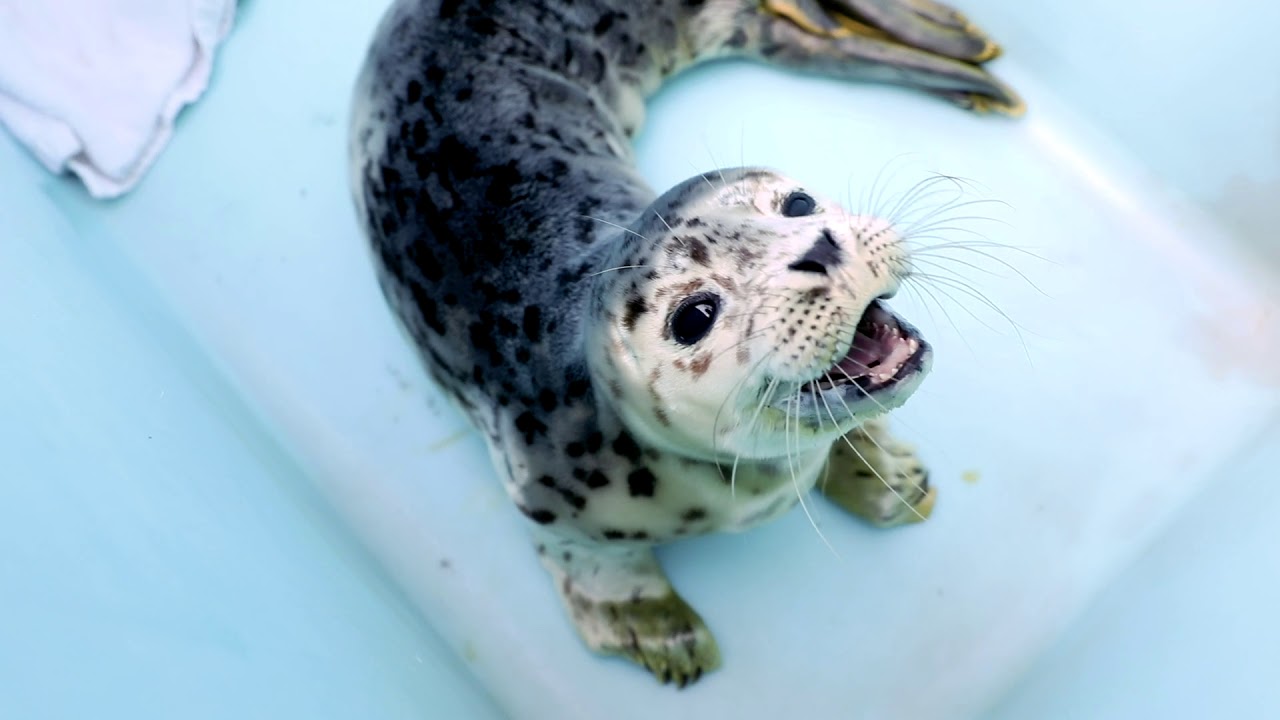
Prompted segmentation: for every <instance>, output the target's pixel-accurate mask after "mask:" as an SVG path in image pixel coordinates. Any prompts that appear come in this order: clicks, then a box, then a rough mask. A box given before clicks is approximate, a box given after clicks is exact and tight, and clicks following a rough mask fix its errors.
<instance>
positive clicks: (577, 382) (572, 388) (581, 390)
mask: <svg viewBox="0 0 1280 720" xmlns="http://www.w3.org/2000/svg"><path fill="white" fill-rule="evenodd" d="M590 390H591V381H590V380H587V379H586V378H575V379H573V380H570V381H569V386H568V387H567V388H565V399H566V400H577V399H578V398H581V397H584V396H586V394H587V392H588V391H590Z"/></svg>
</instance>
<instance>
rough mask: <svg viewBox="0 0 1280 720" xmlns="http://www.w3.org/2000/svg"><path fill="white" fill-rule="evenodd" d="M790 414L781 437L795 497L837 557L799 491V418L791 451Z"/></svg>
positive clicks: (819, 536)
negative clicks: (785, 442) (797, 458)
mask: <svg viewBox="0 0 1280 720" xmlns="http://www.w3.org/2000/svg"><path fill="white" fill-rule="evenodd" d="M791 415H792V413H789V412H788V413H785V414H784V417H785V418H786V420H785V422H786V425H787V427H786V428H784V430H783V437H785V438H786V441H787V468H788V469H789V470H790V471H791V486H792V487H793V488H795V491H796V499H797V500H799V501H800V509H801V510H803V511H804V516H805V517H806V518H808V519H809V525H810V526H811V527H812V528H813V531H814V532H816V533H817V534H818V538H819V539H820V540H822V544H823V545H826V546H827V549H828V550H830V551H831V554H833V555H835V556H836V557H837V558H839V557H840V553H838V552H836V549H835V546H833V545H832V544H831V542H830V541H829V540H827V536H826V534H825V533H823V532H822V528H820V527H818V522H817V521H816V520H814V519H813V513H811V512H809V504H808V503H806V502H805V501H804V493H803V492H801V491H800V479H799V477H798V476H797V474H796V457H797V456H798V455H799V454H800V419H799V418H796V422H795V426H796V448H795V450H794V452H793V451H792V450H791V431H790V425H791Z"/></svg>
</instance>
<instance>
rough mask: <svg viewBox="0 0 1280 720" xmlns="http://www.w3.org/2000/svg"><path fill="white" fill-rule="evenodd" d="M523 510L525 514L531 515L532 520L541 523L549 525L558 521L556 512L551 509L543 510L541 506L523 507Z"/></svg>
mask: <svg viewBox="0 0 1280 720" xmlns="http://www.w3.org/2000/svg"><path fill="white" fill-rule="evenodd" d="M521 510H522V511H523V512H524V514H525V515H528V516H529V519H530V520H532V521H534V522H536V523H538V524H539V525H549V524H551V523H553V522H555V521H556V514H555V513H553V512H551V511H550V510H543V509H541V508H539V509H537V510H528V509H525V508H521Z"/></svg>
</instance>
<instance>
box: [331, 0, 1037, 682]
mask: <svg viewBox="0 0 1280 720" xmlns="http://www.w3.org/2000/svg"><path fill="white" fill-rule="evenodd" d="M996 54H997V48H996V46H995V45H994V44H993V43H992V42H991V41H990V40H989V39H988V38H987V37H986V36H985V35H984V34H982V33H981V32H980V31H978V30H977V29H975V28H974V27H973V26H972V25H971V24H970V23H969V22H968V21H967V20H966V19H965V18H964V17H962V16H961V15H959V14H958V13H956V12H955V11H953V10H950V9H949V8H946V7H944V6H942V5H939V4H937V3H935V2H932V0H654V1H652V2H644V3H633V2H623V0H541V1H539V2H531V1H528V0H397V1H396V2H395V3H394V4H393V5H392V6H391V8H390V9H389V11H388V12H387V14H386V16H385V17H384V19H383V21H382V23H381V24H380V26H379V28H378V30H377V32H376V35H375V38H374V40H373V43H372V48H371V50H370V52H369V54H368V57H367V60H366V62H365V65H364V69H363V71H362V73H361V75H360V79H359V81H358V84H357V89H356V94H355V99H354V103H353V110H352V118H351V168H352V175H353V185H354V196H355V202H356V206H357V210H358V214H359V218H360V220H361V222H362V224H363V229H364V232H365V233H366V234H367V236H368V239H369V241H370V243H371V245H372V248H373V251H374V253H373V254H374V257H375V265H376V267H377V270H378V275H379V279H380V283H381V286H382V289H383V292H384V294H385V296H386V298H387V300H388V302H389V304H390V306H391V308H393V310H394V312H395V314H396V315H397V317H398V318H399V320H400V321H401V323H402V325H403V327H404V328H405V329H406V330H407V332H408V334H409V335H410V336H411V338H412V340H413V341H414V343H415V344H416V346H417V348H418V349H419V351H420V352H421V355H422V357H423V359H424V361H425V365H426V368H427V370H428V371H429V373H430V375H431V376H432V377H433V378H434V380H435V381H436V383H438V385H439V386H440V387H441V388H442V389H443V390H444V391H445V392H446V393H447V394H448V395H449V396H451V397H452V398H453V399H454V400H456V401H457V403H458V404H459V405H460V406H461V407H462V408H463V409H464V410H465V412H466V413H467V414H468V416H469V417H470V419H471V420H472V422H473V423H474V424H475V425H476V426H477V427H478V428H479V429H481V430H482V431H483V432H484V434H485V437H486V438H487V440H488V444H489V447H490V450H491V454H492V458H493V463H494V465H495V467H496V468H497V470H498V471H499V473H500V475H501V477H502V480H503V483H504V484H505V487H506V490H507V492H508V493H509V494H510V496H511V498H512V499H513V500H514V501H515V504H516V506H517V507H518V508H519V510H520V512H522V513H523V514H524V515H525V516H526V517H527V518H528V519H529V521H530V528H531V531H532V532H533V534H534V536H535V544H536V547H537V549H538V552H539V554H540V556H541V559H542V562H543V564H544V565H545V566H546V568H547V569H548V571H549V572H550V573H551V575H552V576H553V579H554V583H555V588H556V589H557V591H558V592H559V593H560V596H561V598H562V600H563V602H564V604H565V606H566V608H567V610H568V612H569V614H570V615H571V617H572V619H573V622H574V624H575V625H576V627H577V629H578V631H579V633H580V634H581V636H582V637H583V639H584V640H585V641H586V643H587V645H588V646H590V647H591V648H592V649H594V650H596V651H600V652H604V653H614V654H620V655H624V656H626V657H628V658H630V659H631V660H633V661H635V662H637V663H639V664H641V665H643V666H644V667H645V668H647V669H648V670H649V671H651V672H652V673H653V674H654V675H655V676H657V677H658V678H659V679H660V680H662V681H664V682H667V681H674V682H676V683H677V684H679V685H681V686H683V685H684V684H686V683H688V682H690V681H694V680H697V679H698V678H699V677H700V676H701V675H702V674H703V673H704V672H706V671H708V670H711V669H713V668H715V667H716V666H717V665H718V664H719V662H720V659H719V652H718V650H717V646H716V643H715V640H714V638H713V637H712V635H711V633H710V632H709V631H708V629H707V627H706V625H705V624H704V622H703V620H702V619H701V618H700V617H699V616H698V614H697V613H696V612H695V611H694V610H693V609H692V608H690V607H689V606H688V605H687V604H686V603H685V602H684V601H683V600H682V599H681V598H680V596H679V595H678V594H677V593H676V592H675V591H674V590H673V589H672V587H671V585H670V583H669V582H668V581H667V578H666V577H665V575H664V574H663V572H662V569H661V568H660V567H659V565H658V563H657V561H656V560H655V557H654V554H653V551H652V548H653V546H654V545H656V544H659V543H664V542H668V541H672V540H675V539H678V538H681V537H686V536H690V535H696V534H701V533H708V532H713V531H721V530H739V529H744V528H747V527H750V526H753V525H756V524H759V523H761V522H764V521H766V520H768V519H769V518H772V517H775V516H777V515H778V514H780V513H782V512H784V511H786V510H787V509H789V508H791V507H792V506H793V504H794V503H796V501H797V499H798V498H799V497H800V496H801V494H802V493H804V492H807V491H808V490H809V489H810V488H811V487H813V486H814V485H815V483H816V482H817V480H818V478H819V477H820V476H822V477H824V478H825V481H824V483H822V488H821V489H822V491H823V492H824V493H825V494H826V495H827V496H828V497H829V498H831V499H832V500H834V501H835V502H836V503H837V504H838V505H840V506H842V507H844V508H846V509H847V510H849V511H850V512H852V513H853V514H855V515H858V516H860V517H862V518H866V519H868V520H870V521H872V522H874V523H877V524H880V525H896V524H900V523H904V522H909V521H912V520H918V519H923V518H924V517H926V516H927V515H928V514H929V511H930V509H931V508H932V505H933V501H934V491H933V490H932V489H931V488H930V486H929V484H928V479H927V475H926V473H925V471H924V469H923V467H922V466H921V465H920V463H919V462H918V461H917V460H916V457H915V455H914V453H913V452H912V451H911V450H910V448H908V447H906V446H904V445H902V444H900V443H898V442H896V441H895V440H893V438H891V437H890V436H889V435H888V434H887V432H886V431H885V429H884V426H883V424H881V421H880V420H878V419H877V418H879V417H880V416H881V415H883V414H884V413H885V412H886V411H888V410H890V409H892V408H894V407H897V406H899V405H900V404H901V403H902V402H903V401H905V399H906V398H907V397H908V396H909V395H910V394H911V392H912V391H913V390H914V388H915V387H916V386H917V385H918V384H919V382H920V380H921V379H922V378H923V377H924V375H925V373H926V372H927V369H928V365H929V359H930V349H929V346H928V344H927V343H926V342H925V341H924V340H923V339H921V338H920V336H919V334H918V333H917V332H916V331H915V330H914V329H912V328H911V327H910V326H909V325H907V324H906V323H905V322H904V321H902V320H901V319H900V318H898V317H897V316H896V315H894V314H893V313H892V312H891V311H890V310H889V309H888V307H887V305H886V304H885V302H884V300H885V299H887V298H888V297H890V296H892V294H893V293H894V292H895V290H896V289H897V286H898V284H899V283H900V282H901V281H902V279H903V278H904V277H906V276H907V275H909V273H910V272H911V265H910V258H909V256H908V255H907V252H906V249H905V247H904V244H903V243H902V242H901V238H900V237H899V235H898V234H897V233H896V232H895V229H894V228H893V226H892V225H891V224H890V223H888V222H886V221H884V220H880V219H877V218H874V217H865V216H854V215H851V214H850V213H848V212H847V211H846V210H844V209H843V208H841V207H840V206H839V205H838V204H837V203H835V202H833V201H831V200H829V199H827V198H824V197H821V196H820V194H819V193H817V192H815V191H814V190H812V189H809V188H806V187H805V186H804V184H803V183H801V182H799V181H796V180H793V179H790V178H787V177H785V176H783V175H782V174H779V173H777V172H774V171H771V170H767V169H761V168H738V169H723V170H717V171H715V172H712V173H709V174H707V175H705V176H702V175H700V176H696V177H694V178H691V179H689V180H688V181H685V182H683V183H681V184H679V185H677V186H676V187H674V188H671V189H670V190H668V191H667V192H666V193H664V194H663V195H662V196H661V197H655V194H654V193H653V191H651V190H650V189H649V187H648V186H647V185H646V184H645V182H644V181H643V180H642V179H641V178H640V177H639V175H638V174H637V172H636V169H635V166H634V162H633V156H632V149H631V145H630V138H631V137H632V136H633V135H634V134H635V133H636V131H637V129H638V128H639V127H640V124H641V122H642V119H643V112H644V101H645V98H646V96H648V95H649V94H651V93H653V92H654V91H655V90H657V88H658V87H659V85H661V84H662V82H663V81H664V80H665V79H666V78H668V77H670V76H672V75H674V74H676V73H677V72H678V71H680V70H682V69H684V68H687V67H690V66H691V65H693V64H695V63H698V62H700V61H704V60H708V59H712V58H719V57H746V58H755V59H760V60H764V61H767V62H771V63H774V64H777V65H781V66H784V67H789V68H792V69H796V70H802V71H812V72H818V73H823V74H827V75H831V76H836V77H842V78H848V79H858V80H872V81H881V82H895V83H899V84H905V85H909V86H912V87H915V88H919V89H922V90H924V91H925V92H928V93H931V94H933V95H935V96H938V97H940V98H943V99H945V100H947V101H950V102H952V103H954V104H958V105H960V106H962V107H965V108H969V109H974V110H979V111H997V112H1003V113H1008V114H1017V113H1018V112H1020V111H1021V109H1022V104H1021V101H1020V100H1019V99H1018V98H1017V96H1016V95H1014V94H1013V93H1012V92H1011V91H1010V90H1008V89H1007V88H1006V87H1005V86H1004V85H1002V84H1001V83H999V82H998V81H997V80H995V79H994V78H993V77H992V76H991V75H989V74H988V73H987V72H986V71H985V70H984V69H982V67H981V63H983V62H985V61H986V60H989V59H990V58H992V57H994V56H995V55H996Z"/></svg>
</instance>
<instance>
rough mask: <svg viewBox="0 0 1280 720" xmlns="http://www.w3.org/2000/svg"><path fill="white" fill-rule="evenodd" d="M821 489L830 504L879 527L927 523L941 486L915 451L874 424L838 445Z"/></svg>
mask: <svg viewBox="0 0 1280 720" xmlns="http://www.w3.org/2000/svg"><path fill="white" fill-rule="evenodd" d="M827 462H828V463H829V468H830V469H829V471H828V472H827V473H826V476H827V481H826V482H825V483H819V486H818V487H819V490H820V491H821V492H822V494H823V495H826V496H827V498H828V499H829V500H831V501H832V502H834V503H835V504H837V505H839V506H840V507H842V508H844V509H845V510H847V511H848V512H849V513H851V514H853V515H856V516H858V517H860V518H862V519H863V520H866V521H867V522H869V523H871V524H872V525H875V526H877V527H894V526H897V525H907V524H911V523H917V522H923V521H925V520H927V519H928V518H929V515H930V514H931V513H932V512H933V506H934V503H935V502H936V501H937V497H938V490H937V488H934V487H931V486H930V485H929V473H928V472H927V471H926V470H925V468H924V466H923V465H921V463H920V460H919V458H917V457H916V454H915V451H914V450H913V449H912V448H911V447H910V446H908V445H906V444H905V443H902V442H899V441H897V440H895V439H894V438H893V437H892V436H890V435H889V433H888V432H887V431H886V430H885V429H884V425H883V424H881V423H880V422H876V421H871V422H867V423H864V424H863V425H862V426H861V427H859V428H857V429H856V430H854V431H853V432H850V433H849V434H848V435H846V436H845V438H844V439H843V440H840V441H837V442H836V444H835V445H834V446H832V448H831V455H830V456H829V458H828V460H827Z"/></svg>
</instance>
